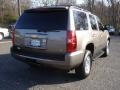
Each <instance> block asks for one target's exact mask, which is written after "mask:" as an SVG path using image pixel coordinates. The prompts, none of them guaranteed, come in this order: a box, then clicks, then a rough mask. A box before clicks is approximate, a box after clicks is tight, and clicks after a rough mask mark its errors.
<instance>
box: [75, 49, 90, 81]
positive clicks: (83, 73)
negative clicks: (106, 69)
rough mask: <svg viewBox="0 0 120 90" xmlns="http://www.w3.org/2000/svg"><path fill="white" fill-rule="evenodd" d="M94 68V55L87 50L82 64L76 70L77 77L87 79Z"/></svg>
mask: <svg viewBox="0 0 120 90" xmlns="http://www.w3.org/2000/svg"><path fill="white" fill-rule="evenodd" d="M91 67H92V53H91V51H89V50H86V52H85V55H84V59H83V62H82V64H81V65H80V66H79V67H77V68H76V69H75V72H76V75H77V77H80V78H83V79H84V78H86V77H88V76H89V74H90V71H91Z"/></svg>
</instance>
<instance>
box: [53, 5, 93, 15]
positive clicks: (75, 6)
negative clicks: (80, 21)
mask: <svg viewBox="0 0 120 90" xmlns="http://www.w3.org/2000/svg"><path fill="white" fill-rule="evenodd" d="M55 6H61V7H69V8H70V7H73V8H76V9H80V10H82V11H86V12H89V13H91V12H90V11H88V10H86V9H83V8H81V7H80V6H79V5H69V4H68V5H66V4H65V5H55Z"/></svg>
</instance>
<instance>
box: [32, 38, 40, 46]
mask: <svg viewBox="0 0 120 90" xmlns="http://www.w3.org/2000/svg"><path fill="white" fill-rule="evenodd" d="M30 46H31V47H41V40H38V39H31V40H30Z"/></svg>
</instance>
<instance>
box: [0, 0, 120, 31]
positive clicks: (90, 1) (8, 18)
mask: <svg viewBox="0 0 120 90" xmlns="http://www.w3.org/2000/svg"><path fill="white" fill-rule="evenodd" d="M20 3H21V11H23V10H24V9H27V8H32V7H36V6H52V5H63V4H65V5H68V4H70V5H76V3H77V1H76V0H20ZM17 5H18V4H17V0H0V26H6V25H9V24H11V23H14V22H15V21H16V19H17V18H18V17H19V16H18V7H17ZM79 6H80V7H82V8H84V9H87V10H89V11H91V12H92V13H94V14H96V15H97V16H99V17H100V18H101V20H102V22H103V23H104V24H110V25H113V26H114V27H115V28H116V29H119V28H120V0H84V3H83V4H79Z"/></svg>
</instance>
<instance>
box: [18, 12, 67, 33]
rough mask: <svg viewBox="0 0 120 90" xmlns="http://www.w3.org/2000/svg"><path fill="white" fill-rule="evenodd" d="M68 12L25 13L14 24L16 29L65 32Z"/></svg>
mask: <svg viewBox="0 0 120 90" xmlns="http://www.w3.org/2000/svg"><path fill="white" fill-rule="evenodd" d="M67 19H68V11H65V10H64V11H41V12H40V11H39V12H25V13H24V14H23V15H22V16H21V17H20V19H19V21H18V22H17V24H16V28H17V29H39V30H40V31H43V30H67Z"/></svg>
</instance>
